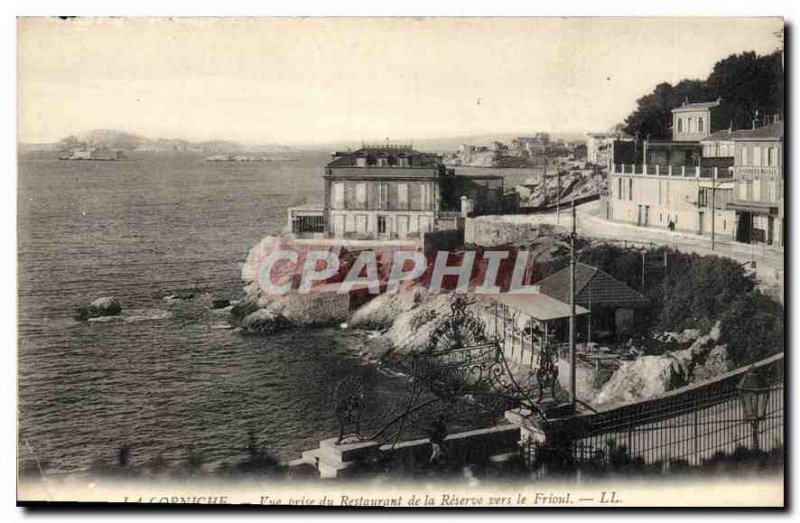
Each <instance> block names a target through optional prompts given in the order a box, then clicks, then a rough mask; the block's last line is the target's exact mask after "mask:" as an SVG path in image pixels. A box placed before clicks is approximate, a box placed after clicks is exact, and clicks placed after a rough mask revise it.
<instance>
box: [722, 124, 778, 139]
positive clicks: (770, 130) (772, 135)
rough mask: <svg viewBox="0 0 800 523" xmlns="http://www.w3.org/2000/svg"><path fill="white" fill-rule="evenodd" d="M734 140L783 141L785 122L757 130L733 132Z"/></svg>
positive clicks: (757, 128)
mask: <svg viewBox="0 0 800 523" xmlns="http://www.w3.org/2000/svg"><path fill="white" fill-rule="evenodd" d="M732 139H733V140H742V141H747V140H781V139H783V122H782V121H781V122H775V123H771V124H769V125H764V126H762V127H756V128H755V129H742V130H739V131H733V138H732Z"/></svg>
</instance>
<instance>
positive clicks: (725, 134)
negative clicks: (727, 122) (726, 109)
mask: <svg viewBox="0 0 800 523" xmlns="http://www.w3.org/2000/svg"><path fill="white" fill-rule="evenodd" d="M735 132H736V131H731V130H730V129H723V130H721V131H717V132H715V133H711V134H709V135H708V136H706V137H705V138H703V139H702V140H700V141H701V142H728V141H732V140H733V133H735Z"/></svg>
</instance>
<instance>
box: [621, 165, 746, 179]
mask: <svg viewBox="0 0 800 523" xmlns="http://www.w3.org/2000/svg"><path fill="white" fill-rule="evenodd" d="M715 172H716V178H717V179H728V178H733V173H732V172H731V171H730V170H729V169H723V168H719V167H700V166H685V165H682V166H675V165H660V164H652V165H648V164H614V165H613V166H612V173H613V174H630V175H641V176H669V177H677V178H709V179H710V178H714V174H715Z"/></svg>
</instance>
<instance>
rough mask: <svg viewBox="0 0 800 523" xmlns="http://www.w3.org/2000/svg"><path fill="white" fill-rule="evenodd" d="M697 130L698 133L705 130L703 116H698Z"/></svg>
mask: <svg viewBox="0 0 800 523" xmlns="http://www.w3.org/2000/svg"><path fill="white" fill-rule="evenodd" d="M697 132H698V133H702V132H703V119H702V118H698V119H697Z"/></svg>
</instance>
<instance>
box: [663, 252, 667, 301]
mask: <svg viewBox="0 0 800 523" xmlns="http://www.w3.org/2000/svg"><path fill="white" fill-rule="evenodd" d="M664 301H667V248H666V247H664Z"/></svg>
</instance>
